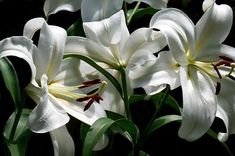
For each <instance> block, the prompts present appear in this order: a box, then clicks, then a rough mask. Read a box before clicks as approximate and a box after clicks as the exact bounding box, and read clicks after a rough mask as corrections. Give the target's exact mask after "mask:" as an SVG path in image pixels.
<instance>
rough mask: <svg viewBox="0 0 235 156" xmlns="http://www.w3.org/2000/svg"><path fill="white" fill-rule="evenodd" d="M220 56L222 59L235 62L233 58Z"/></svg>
mask: <svg viewBox="0 0 235 156" xmlns="http://www.w3.org/2000/svg"><path fill="white" fill-rule="evenodd" d="M219 58H221V59H222V60H225V61H228V62H231V63H232V62H234V61H233V59H231V58H229V57H227V56H219Z"/></svg>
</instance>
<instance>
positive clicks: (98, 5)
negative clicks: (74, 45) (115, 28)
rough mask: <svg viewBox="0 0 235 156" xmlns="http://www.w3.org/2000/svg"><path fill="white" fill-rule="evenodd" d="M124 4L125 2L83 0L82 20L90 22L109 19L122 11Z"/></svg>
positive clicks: (121, 0)
mask: <svg viewBox="0 0 235 156" xmlns="http://www.w3.org/2000/svg"><path fill="white" fill-rule="evenodd" d="M122 3H123V0H115V1H113V0H112V1H110V0H83V1H82V5H81V15H82V20H83V21H84V22H90V21H99V20H102V19H105V18H108V17H110V16H111V15H113V14H114V13H116V12H118V11H119V10H121V8H122ZM87 8H89V9H87Z"/></svg>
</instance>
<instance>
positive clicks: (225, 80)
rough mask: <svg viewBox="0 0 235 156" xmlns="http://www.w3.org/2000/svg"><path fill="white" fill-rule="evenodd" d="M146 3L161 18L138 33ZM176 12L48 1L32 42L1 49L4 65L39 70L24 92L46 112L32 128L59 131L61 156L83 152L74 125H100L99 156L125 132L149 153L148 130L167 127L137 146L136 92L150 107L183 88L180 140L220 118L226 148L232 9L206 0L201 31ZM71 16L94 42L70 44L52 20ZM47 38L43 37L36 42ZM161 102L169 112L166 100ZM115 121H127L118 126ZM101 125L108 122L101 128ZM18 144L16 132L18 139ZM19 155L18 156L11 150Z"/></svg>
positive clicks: (233, 114)
mask: <svg viewBox="0 0 235 156" xmlns="http://www.w3.org/2000/svg"><path fill="white" fill-rule="evenodd" d="M130 3H132V4H136V7H135V8H134V9H133V10H131V11H129V13H130V15H129V16H127V14H128V13H127V10H125V7H126V5H129V4H130ZM142 3H145V4H143V5H144V6H149V7H150V8H154V10H155V12H154V14H153V15H152V17H151V20H150V23H149V26H148V27H142V28H138V29H136V30H134V31H133V32H131V33H130V32H129V29H128V24H129V22H131V18H132V17H133V15H134V14H135V12H136V10H138V7H140V5H141V4H142ZM167 3H168V0H125V1H124V0H113V1H110V0H45V3H44V13H45V17H46V19H44V18H41V17H37V18H34V19H31V20H29V21H28V22H27V23H26V24H25V26H24V30H23V36H13V37H9V38H6V39H3V40H2V41H1V42H0V57H1V58H3V57H6V56H15V57H19V58H22V59H24V60H25V61H26V62H27V63H28V65H29V67H30V69H31V81H30V82H29V84H28V85H27V87H26V88H25V89H24V91H25V93H26V95H27V96H29V97H30V98H31V99H33V101H34V102H35V104H36V105H35V108H34V109H33V110H32V111H30V113H29V114H28V116H27V123H26V124H25V127H26V129H27V128H29V129H30V130H31V131H32V132H35V133H47V132H49V133H50V136H51V139H52V143H53V147H54V154H55V155H60V156H64V155H66V156H70V155H74V154H75V147H76V146H75V145H74V142H73V138H72V137H71V136H70V134H69V132H68V130H67V127H66V124H67V123H68V122H69V120H70V117H71V116H72V117H74V118H76V119H78V120H80V121H81V122H83V123H85V124H87V125H89V126H91V129H90V131H92V128H93V129H95V130H97V133H96V135H98V134H99V137H97V136H96V135H91V136H93V138H92V137H90V138H89V136H88V137H87V138H88V142H89V141H90V142H91V143H92V145H91V147H90V148H91V149H92V150H100V149H103V148H105V147H106V146H107V144H108V142H109V138H108V135H107V134H106V133H105V131H106V129H105V128H104V127H105V126H106V127H107V128H108V127H110V126H112V125H114V123H116V127H117V125H119V131H120V129H122V130H123V131H127V132H125V133H129V134H128V135H129V139H130V137H131V138H132V139H131V140H132V141H133V140H135V139H136V140H137V141H136V142H135V141H133V142H132V143H133V146H134V147H133V149H134V150H133V151H134V152H133V154H136V152H140V149H137V150H136V148H135V146H136V147H140V140H141V139H142V138H143V137H144V136H145V135H146V134H147V133H148V130H149V131H152V130H153V129H157V128H152V129H151V126H153V123H152V121H150V123H149V126H148V127H147V128H146V129H145V131H144V132H146V133H144V134H143V135H141V134H139V133H138V135H137V132H136V135H135V137H136V138H135V137H134V135H132V133H130V132H129V131H128V130H129V129H130V128H129V129H128V126H127V127H125V126H124V127H122V126H120V125H121V122H120V118H121V119H123V118H124V119H125V122H128V123H129V122H131V123H132V124H133V121H132V114H131V111H130V103H131V102H130V101H131V100H130V99H131V98H133V97H134V95H135V93H134V89H136V88H143V89H144V91H145V94H144V97H143V98H142V99H141V100H149V99H151V98H152V97H154V96H155V95H159V94H161V93H163V92H164V91H166V90H168V89H170V90H174V89H176V88H179V87H180V88H181V90H182V99H183V104H182V108H179V109H180V110H181V111H180V113H179V115H178V116H175V118H173V119H171V121H176V120H177V121H178V120H180V121H182V122H181V126H180V127H179V131H178V135H179V137H180V138H182V139H185V140H188V141H195V140H197V139H199V138H200V137H202V136H203V135H204V134H206V133H207V132H208V130H209V129H210V128H211V126H212V124H213V122H214V120H215V118H216V117H218V118H220V119H222V121H223V122H224V125H225V127H226V132H219V133H218V139H219V141H221V142H225V141H226V140H227V139H228V136H229V135H230V134H234V133H235V124H234V118H235V90H234V88H235V81H234V80H235V72H234V67H235V66H234V65H235V64H234V63H235V48H233V47H231V46H229V45H225V44H223V42H224V41H225V39H226V38H227V36H228V35H229V33H230V30H231V27H232V23H233V11H232V8H231V7H230V6H229V5H226V4H221V5H218V4H216V2H215V1H214V0H205V1H204V2H203V4H202V9H203V11H204V14H203V15H202V17H201V18H200V19H199V20H198V22H197V23H196V24H194V23H193V22H192V20H191V19H190V18H189V17H188V16H187V15H186V14H185V13H184V12H183V11H181V10H179V9H176V8H167ZM62 10H67V11H71V12H75V11H78V10H79V11H80V12H81V19H82V25H81V27H82V30H83V31H84V34H85V35H84V36H82V35H81V36H77V35H76V36H75V35H68V34H67V32H66V30H65V29H64V28H62V27H60V26H56V25H50V24H49V23H48V22H47V19H48V18H49V17H50V15H52V14H56V13H57V12H59V11H62ZM128 17H129V18H128ZM37 31H39V38H38V41H37V42H35V41H34V40H35V38H34V37H35V33H36V32H37ZM35 43H37V44H35ZM166 47H168V48H166ZM165 94H168V92H167V93H165ZM160 101H163V102H161V104H162V105H164V103H165V101H166V99H164V97H163V98H162V99H161V100H160ZM159 110H160V109H159ZM17 112H18V111H16V114H17ZM20 112H21V113H22V110H21V111H20ZM108 112H113V113H115V114H118V115H120V116H122V117H120V118H119V120H117V121H118V122H116V120H115V119H114V118H112V117H110V116H109V113H108ZM19 116H21V114H20V115H19ZM154 117H156V116H154ZM107 119H109V120H107ZM111 120H112V121H111ZM114 120H115V121H114ZM13 121H14V122H13V124H12V125H14V123H15V122H16V126H15V131H17V124H19V123H17V122H20V121H21V117H18V119H17V115H16V116H15V120H13ZM100 121H103V122H104V121H106V122H104V123H103V124H101V125H100V126H99V124H98V123H100ZM161 124H162V123H161ZM11 128H12V127H11ZM6 129H7V128H6ZM13 129H14V126H13ZM113 129H115V128H113ZM137 129H138V128H137ZM7 130H9V129H7ZM7 130H6V131H7ZM98 130H100V131H98ZM101 131H102V132H101ZM113 131H115V130H113ZM116 131H117V130H116ZM116 131H115V132H116ZM137 131H138V130H137ZM88 133H89V131H88ZM88 133H87V135H89V134H88ZM94 133H95V132H94ZM91 134H92V133H91ZM14 135H15V134H14V132H13V138H14ZM5 137H6V136H5ZM127 138H128V137H127ZM7 139H9V140H11V139H12V138H7ZM92 139H94V140H96V141H93V142H92ZM138 139H139V141H138ZM13 141H14V139H13ZM64 142H66V144H64ZM85 142H86V141H85ZM9 144H10V143H9ZM9 149H10V151H11V152H12V154H13V155H14V152H15V151H14V150H11V148H10V145H9ZM85 151H86V150H85ZM85 153H86V152H85ZM85 153H83V154H84V155H85Z"/></svg>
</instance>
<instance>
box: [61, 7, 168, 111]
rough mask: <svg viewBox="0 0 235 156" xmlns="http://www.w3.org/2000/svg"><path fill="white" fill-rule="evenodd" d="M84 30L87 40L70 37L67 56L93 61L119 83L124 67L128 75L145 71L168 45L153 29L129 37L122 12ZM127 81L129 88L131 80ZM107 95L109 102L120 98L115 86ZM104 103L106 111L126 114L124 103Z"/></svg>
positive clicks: (85, 23)
mask: <svg viewBox="0 0 235 156" xmlns="http://www.w3.org/2000/svg"><path fill="white" fill-rule="evenodd" d="M83 27H84V31H85V34H86V37H87V38H84V37H78V36H69V37H68V39H67V43H66V47H65V53H66V54H78V55H83V56H87V57H90V58H92V59H93V60H94V61H95V62H96V63H97V64H99V65H100V66H101V67H103V68H104V69H106V70H108V71H109V72H110V73H111V74H112V75H113V76H114V77H115V78H117V80H120V72H119V71H120V69H123V68H124V69H125V72H126V73H128V71H129V69H131V68H132V66H134V65H137V66H138V68H145V66H149V64H148V62H149V61H150V60H152V59H155V56H154V54H153V53H155V52H158V51H159V50H161V49H162V48H163V47H164V46H166V40H165V38H164V36H163V34H162V33H159V32H157V31H153V30H152V28H140V29H137V30H136V31H134V32H133V33H131V34H130V33H129V31H128V28H127V26H126V22H125V15H124V12H123V11H122V10H121V11H119V12H117V13H115V14H114V15H112V16H111V17H109V18H107V19H104V20H102V21H95V22H84V23H83ZM137 59H138V61H136V60H137ZM126 79H127V82H128V85H129V78H128V77H127V78H126ZM129 89H130V88H129ZM130 91H131V90H130ZM104 94H105V95H107V96H105V99H106V101H113V99H115V98H116V97H119V98H118V99H120V98H121V97H120V95H118V93H117V91H115V88H114V87H113V88H112V87H111V88H109V90H108V91H107V90H105V92H104ZM107 99H110V100H107ZM117 101H120V102H117ZM101 104H102V105H103V106H104V107H105V109H107V110H111V111H114V112H117V113H120V114H124V112H125V110H124V105H123V102H122V100H117V99H116V102H115V101H113V102H110V103H106V104H105V101H102V102H101Z"/></svg>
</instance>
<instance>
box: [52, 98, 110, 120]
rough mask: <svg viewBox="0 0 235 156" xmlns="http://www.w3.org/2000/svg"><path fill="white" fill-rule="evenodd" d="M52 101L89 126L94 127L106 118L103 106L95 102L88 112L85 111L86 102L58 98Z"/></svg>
mask: <svg viewBox="0 0 235 156" xmlns="http://www.w3.org/2000/svg"><path fill="white" fill-rule="evenodd" d="M52 101H53V102H54V103H57V105H59V106H60V107H62V108H63V109H64V110H65V111H66V112H67V113H68V114H70V115H72V116H73V117H75V118H77V119H78V120H80V121H82V122H84V123H86V124H88V125H92V124H93V123H94V122H95V121H96V120H97V119H99V118H101V117H105V116H106V113H105V111H104V109H103V108H102V106H101V105H100V104H98V103H96V102H94V103H93V104H92V105H91V106H90V107H89V109H88V110H86V111H84V107H85V103H84V102H77V101H68V100H67V101H65V100H63V99H57V98H53V99H52Z"/></svg>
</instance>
